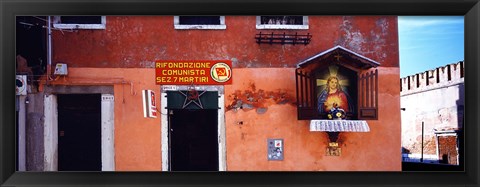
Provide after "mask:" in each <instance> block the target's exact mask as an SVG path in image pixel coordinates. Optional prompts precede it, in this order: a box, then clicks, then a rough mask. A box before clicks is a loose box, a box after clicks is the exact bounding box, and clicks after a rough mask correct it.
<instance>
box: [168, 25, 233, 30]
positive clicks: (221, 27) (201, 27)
mask: <svg viewBox="0 0 480 187" xmlns="http://www.w3.org/2000/svg"><path fill="white" fill-rule="evenodd" d="M174 26H175V29H180V30H182V29H183V30H188V29H198V30H209V29H210V30H224V29H227V26H226V25H174Z"/></svg>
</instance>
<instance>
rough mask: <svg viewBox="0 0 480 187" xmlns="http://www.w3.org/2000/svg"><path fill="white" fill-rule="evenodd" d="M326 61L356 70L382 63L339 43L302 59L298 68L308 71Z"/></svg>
mask: <svg viewBox="0 0 480 187" xmlns="http://www.w3.org/2000/svg"><path fill="white" fill-rule="evenodd" d="M325 63H337V64H339V65H342V66H344V67H346V68H349V69H351V70H354V71H356V72H359V71H361V70H366V69H370V68H376V67H378V66H380V63H378V62H376V61H374V60H372V59H369V58H367V57H365V56H362V55H360V54H358V53H355V52H353V51H352V50H349V49H347V48H345V47H342V46H339V45H337V46H335V47H333V48H331V49H328V50H326V51H324V52H321V53H319V54H317V55H314V56H312V57H310V58H308V59H306V60H304V61H301V62H300V63H298V64H297V68H299V69H304V70H307V71H308V70H313V69H316V68H318V66H319V65H320V64H325Z"/></svg>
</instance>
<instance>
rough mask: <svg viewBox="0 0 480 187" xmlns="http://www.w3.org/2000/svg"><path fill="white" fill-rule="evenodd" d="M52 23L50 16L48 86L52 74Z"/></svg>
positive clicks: (48, 31)
mask: <svg viewBox="0 0 480 187" xmlns="http://www.w3.org/2000/svg"><path fill="white" fill-rule="evenodd" d="M51 25H52V22H51V20H50V16H48V30H47V80H46V83H47V85H48V81H49V79H50V74H51V73H52V28H51Z"/></svg>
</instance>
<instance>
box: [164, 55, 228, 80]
mask: <svg viewBox="0 0 480 187" xmlns="http://www.w3.org/2000/svg"><path fill="white" fill-rule="evenodd" d="M231 67H232V62H231V61H229V60H215V61H207V60H189V61H172V60H170V61H163V60H159V61H156V62H155V83H156V84H160V85H162V84H165V85H189V84H195V85H224V84H232V68H231Z"/></svg>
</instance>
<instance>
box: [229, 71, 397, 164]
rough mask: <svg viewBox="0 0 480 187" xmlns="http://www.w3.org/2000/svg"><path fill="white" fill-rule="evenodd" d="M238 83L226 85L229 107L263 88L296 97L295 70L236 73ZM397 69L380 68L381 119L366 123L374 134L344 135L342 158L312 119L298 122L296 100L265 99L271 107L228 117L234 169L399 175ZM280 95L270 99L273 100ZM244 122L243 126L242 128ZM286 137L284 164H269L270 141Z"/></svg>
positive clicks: (230, 160) (242, 110)
mask: <svg viewBox="0 0 480 187" xmlns="http://www.w3.org/2000/svg"><path fill="white" fill-rule="evenodd" d="M233 74H234V76H235V81H234V84H233V85H230V86H225V98H226V99H225V103H232V102H234V99H233V98H234V97H235V96H237V97H238V94H239V93H241V94H245V92H244V91H242V92H239V91H238V90H249V91H248V93H249V94H250V95H254V94H251V93H258V92H259V90H263V91H265V92H269V93H270V94H271V95H275V94H274V93H278V92H284V93H287V94H286V95H293V96H294V97H293V98H295V76H294V75H295V69H293V68H256V69H250V68H242V69H234V71H233ZM398 78H399V69H398V68H379V92H380V95H379V105H380V106H379V117H378V120H369V121H367V122H368V124H369V126H370V132H365V133H353V132H350V133H341V134H340V137H339V142H340V147H341V148H342V155H341V156H339V157H335V156H325V150H326V146H327V143H328V139H327V138H328V136H327V134H326V133H324V132H310V130H309V128H310V126H309V120H302V121H299V120H297V109H296V106H295V105H293V104H292V103H293V102H292V101H288V102H283V103H282V102H280V103H278V102H274V101H273V99H265V100H262V101H261V102H263V103H264V104H263V105H262V106H261V107H263V108H267V111H266V112H265V113H263V114H258V113H257V111H256V109H255V108H252V109H237V110H233V109H232V110H229V111H227V112H226V114H225V118H226V133H227V146H226V147H227V168H228V170H229V171H252V170H253V171H272V170H273V171H400V170H401V155H400V146H401V145H400V132H401V131H400V109H399V108H400V95H399V92H398V85H399V80H398ZM274 97H275V96H273V97H271V98H274ZM240 122H242V123H243V124H240ZM268 138H283V139H284V150H285V151H284V160H283V161H268V160H267V149H266V148H267V139H268Z"/></svg>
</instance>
